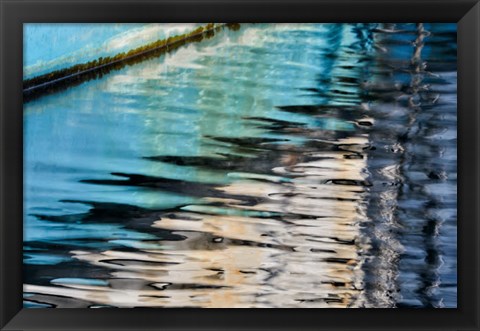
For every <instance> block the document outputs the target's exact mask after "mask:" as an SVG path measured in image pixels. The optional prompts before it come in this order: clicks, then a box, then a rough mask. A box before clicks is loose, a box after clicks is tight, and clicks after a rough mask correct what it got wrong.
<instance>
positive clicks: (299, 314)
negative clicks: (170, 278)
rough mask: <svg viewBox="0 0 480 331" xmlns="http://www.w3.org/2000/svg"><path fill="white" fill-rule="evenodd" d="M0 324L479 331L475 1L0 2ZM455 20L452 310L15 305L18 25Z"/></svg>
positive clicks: (478, 26) (479, 85)
mask: <svg viewBox="0 0 480 331" xmlns="http://www.w3.org/2000/svg"><path fill="white" fill-rule="evenodd" d="M0 4H1V6H0V11H1V16H0V22H1V68H0V73H1V81H0V84H1V90H0V102H1V111H0V124H1V129H0V132H1V149H0V160H1V163H0V176H1V177H0V183H1V193H0V194H1V200H0V210H1V220H0V235H1V238H0V249H1V255H0V263H1V273H0V276H1V279H0V286H1V287H0V293H1V296H0V307H1V308H0V327H1V328H2V330H187V329H188V330H314V329H315V330H369V329H382V330H407V329H408V330H427V329H428V330H480V323H479V313H478V312H479V311H480V309H479V289H480V286H479V279H480V277H479V252H480V249H479V248H480V245H479V243H480V236H479V205H480V195H479V189H480V185H479V179H480V176H479V170H480V162H479V161H480V160H479V155H480V144H479V132H480V121H479V119H480V97H479V94H480V65H479V62H480V3H479V1H478V0H449V1H446V0H420V1H412V0H384V1H377V0H356V1H355V0H336V1H335V0H317V1H305V0H299V1H282V0H259V1H250V0H245V1H238V0H230V1H226V0H197V1H192V0H177V1H173V0H158V1H151V0H139V1H133V0H132V1H125V0H120V1H110V0H101V1H92V0H70V1H57V0H50V1H48V0H38V1H32V0H26V1H18V0H0ZM199 21H211V22H217V21H221V22H272V23H274V22H285V23H288V22H396V23H400V22H458V169H459V171H458V238H459V240H458V308H456V309H287V310H279V309H223V310H218V309H206V310H199V309H22V225H23V224H22V223H23V222H22V217H23V210H22V204H23V198H22V194H23V182H22V173H23V160H22V158H23V148H22V146H23V141H22V139H23V134H22V123H23V119H22V103H23V96H22V66H23V63H22V32H23V30H22V24H23V23H30V22H104V23H107V22H115V23H120V22H199Z"/></svg>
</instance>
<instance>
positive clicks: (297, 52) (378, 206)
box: [24, 24, 457, 308]
mask: <svg viewBox="0 0 480 331" xmlns="http://www.w3.org/2000/svg"><path fill="white" fill-rule="evenodd" d="M24 128H25V139H24V141H25V146H24V150H25V189H24V192H25V231H24V256H25V258H24V283H25V285H24V302H25V303H24V304H25V306H26V307H92V308H99V307H259V308H260V307H265V308H267V307H338V308H340V307H381V308H390V307H456V302H457V300H456V286H457V282H456V134H457V132H456V25H455V24H244V25H242V26H241V28H240V29H239V30H238V31H230V30H227V29H225V30H223V31H221V32H219V33H218V34H217V35H216V36H215V37H214V38H212V39H209V40H205V41H203V42H201V43H198V44H191V45H188V46H185V47H183V48H180V49H178V50H176V51H175V52H173V53H169V54H166V55H165V56H162V57H158V58H154V59H149V60H147V61H144V62H142V63H139V64H136V65H134V66H130V67H125V68H123V69H121V70H118V71H112V72H110V73H109V74H107V75H105V76H103V77H102V78H100V79H97V80H91V81H88V82H85V83H83V84H82V85H78V86H75V87H73V88H70V89H66V90H64V91H62V92H59V93H56V94H51V95H47V96H44V97H42V98H38V99H35V100H34V101H31V102H28V103H26V104H25V107H24Z"/></svg>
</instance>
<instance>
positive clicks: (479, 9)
mask: <svg viewBox="0 0 480 331" xmlns="http://www.w3.org/2000/svg"><path fill="white" fill-rule="evenodd" d="M452 1H454V0H452ZM11 2H12V1H5V0H0V37H1V43H0V73H1V75H0V76H1V77H0V87H1V88H0V183H1V185H0V186H1V187H0V240H1V241H4V239H5V238H6V237H7V234H6V233H5V231H4V230H5V228H6V227H5V209H4V207H5V201H6V200H5V193H6V192H5V191H6V189H5V187H4V185H3V184H4V183H5V181H4V180H5V178H6V177H7V173H6V167H5V165H6V160H5V158H4V157H5V154H6V153H5V152H4V150H3V147H4V146H5V145H6V142H7V139H6V138H7V134H6V131H7V130H5V128H6V123H5V121H4V120H5V111H6V101H5V99H4V95H6V94H5V91H6V90H5V82H6V77H5V75H4V74H3V73H5V71H4V69H5V62H6V59H5V58H6V54H5V51H6V47H5V45H6V43H7V42H6V35H7V29H6V24H7V23H6V20H5V17H6V7H7V6H6V5H7V4H9V3H11ZM19 2H20V3H21V2H22V1H19ZM39 2H40V1H39ZM69 2H71V1H66V3H69ZM72 2H73V1H72ZM84 2H90V1H84ZM120 2H122V0H120ZM468 3H470V2H468ZM473 3H476V4H474V7H473V8H471V9H470V11H469V14H471V15H472V16H474V17H475V31H474V32H472V33H473V34H474V35H475V36H476V37H477V38H479V37H480V2H478V0H477V1H476V2H473ZM467 15H468V14H467ZM477 40H478V39H477ZM475 46H476V47H475V48H472V50H471V51H472V53H474V56H475V59H476V60H475V64H474V65H475V67H474V68H472V74H473V75H474V80H475V86H474V87H472V90H474V91H475V90H476V91H477V93H475V95H474V96H473V97H472V99H474V100H473V101H474V109H472V111H475V116H474V119H475V125H476V128H477V130H476V131H475V133H474V138H475V145H476V146H477V147H478V146H480V133H479V131H480V126H479V125H480V97H479V93H480V43H479V42H477V43H476V44H475ZM473 153H474V155H475V156H474V157H473V159H474V162H475V166H476V167H477V172H476V173H475V177H474V180H475V185H476V187H475V192H474V196H473V198H474V199H476V203H475V215H476V217H477V219H475V220H472V221H474V222H475V233H476V236H477V238H476V239H477V240H476V242H475V246H474V248H475V251H476V252H474V257H475V262H476V263H477V268H475V269H474V273H475V279H476V282H475V283H474V284H472V286H473V288H472V290H473V291H472V292H475V294H476V295H477V297H476V298H475V300H474V304H475V305H474V309H473V310H474V311H476V310H477V309H478V308H479V290H480V284H479V276H480V271H479V269H478V263H479V253H478V252H479V251H480V240H479V238H480V237H479V234H480V233H479V230H480V226H479V222H480V219H479V218H478V217H479V213H478V211H479V208H480V200H479V198H480V175H479V171H480V170H479V168H478V167H479V166H480V151H473ZM6 256H7V251H6V249H5V246H4V245H2V244H1V243H0V268H1V270H0V292H1V293H2V295H1V298H0V306H1V307H0V329H1V330H4V328H5V329H6V328H8V325H7V323H8V322H9V321H11V320H12V319H14V318H13V317H14V315H15V314H11V309H10V312H8V310H7V308H6V306H7V303H8V302H7V300H6V297H5V296H4V295H3V294H4V293H5V290H6V289H7V287H8V285H9V284H8V283H7V279H8V278H7V277H6V269H7V268H6V262H5V260H6V259H5V258H6ZM472 271H473V270H472ZM9 315H12V316H9ZM19 315H20V314H19ZM17 317H18V316H17ZM469 317H473V318H474V325H473V327H474V329H470V330H472V331H473V330H479V326H480V323H479V321H480V316H479V314H478V313H477V314H475V315H474V316H469ZM8 329H10V328H8ZM10 330H12V329H10ZM457 330H460V329H457Z"/></svg>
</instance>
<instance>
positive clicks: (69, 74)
mask: <svg viewBox="0 0 480 331" xmlns="http://www.w3.org/2000/svg"><path fill="white" fill-rule="evenodd" d="M223 27H227V28H229V29H232V30H237V29H238V28H239V27H240V24H238V23H225V24H216V23H208V24H207V25H205V26H200V27H198V28H196V29H195V30H193V31H191V32H188V33H184V34H180V35H176V36H171V37H168V38H165V39H159V40H157V41H154V42H151V43H148V44H146V45H143V46H140V47H137V48H134V49H132V50H130V51H128V52H121V53H118V54H116V55H114V56H107V57H100V58H98V59H95V60H93V61H89V62H86V63H81V64H76V65H73V66H71V67H68V68H65V69H59V70H55V71H52V72H50V73H47V74H44V75H40V76H37V77H33V78H30V79H26V80H24V81H23V93H24V96H26V97H27V99H28V97H32V96H33V95H38V94H43V93H46V92H50V91H52V90H56V89H57V88H58V87H61V85H70V84H75V83H79V82H81V81H84V80H85V79H87V80H89V79H91V78H96V77H97V76H99V75H100V76H101V75H102V74H105V73H106V72H108V71H110V70H112V69H119V68H121V67H123V66H124V65H127V64H133V63H137V62H140V61H143V60H145V59H146V58H149V57H150V56H158V55H161V54H164V53H167V52H169V51H172V50H174V49H176V48H178V47H180V46H183V45H185V44H187V43H191V42H199V41H201V40H203V39H204V38H211V37H212V36H213V35H214V34H215V32H216V31H218V30H220V29H222V28H223ZM102 71H103V72H102ZM58 85H60V86H58ZM52 88H53V89H52Z"/></svg>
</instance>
